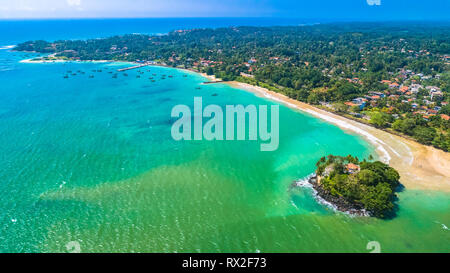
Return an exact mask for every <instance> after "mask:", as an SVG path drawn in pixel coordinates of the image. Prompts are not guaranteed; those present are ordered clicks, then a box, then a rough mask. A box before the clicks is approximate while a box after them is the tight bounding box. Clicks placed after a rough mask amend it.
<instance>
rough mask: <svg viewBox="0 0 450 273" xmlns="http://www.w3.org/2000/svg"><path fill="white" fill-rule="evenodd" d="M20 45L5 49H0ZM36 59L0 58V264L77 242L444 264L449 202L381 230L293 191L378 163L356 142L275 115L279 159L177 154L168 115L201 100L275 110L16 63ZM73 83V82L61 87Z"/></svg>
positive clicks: (92, 68) (188, 145)
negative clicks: (329, 169) (438, 259)
mask: <svg viewBox="0 0 450 273" xmlns="http://www.w3.org/2000/svg"><path fill="white" fill-rule="evenodd" d="M9 23H10V24H11V22H9ZM21 23H22V24H23V22H21ZM45 23H47V24H51V22H50V23H49V22H45ZM84 23H86V22H84ZM179 24H181V23H179ZM224 24H225V23H224ZM229 24H231V23H230V22H229ZM106 25H107V24H106ZM0 28H1V23H0ZM104 28H105V29H107V26H104ZM154 28H155V30H156V29H157V26H155V27H154ZM134 29H136V27H133V25H128V28H124V29H123V30H121V32H122V31H126V32H142V31H139V30H137V31H133V30H134ZM164 31H167V30H166V29H161V30H160V32H164ZM151 32H157V31H153V30H152V31H151ZM44 34H45V33H41V34H40V35H41V36H45V35H44ZM91 34H92V33H87V34H85V35H82V33H81V34H80V35H76V36H77V37H57V36H58V35H55V34H52V33H49V34H48V36H49V37H48V39H53V38H85V37H83V36H86V37H90V36H91ZM108 34H114V30H110V32H108ZM19 36H20V37H21V36H26V35H25V34H24V33H21V34H16V36H14V37H13V36H11V37H10V38H9V39H8V37H6V36H2V37H1V38H0V41H1V42H2V44H3V45H2V44H0V48H1V47H2V46H5V45H11V44H14V43H17V42H18V41H17V39H18V37H19ZM42 38H45V37H42ZM25 40H26V39H25ZM29 57H31V54H28V53H18V52H11V51H9V50H6V49H2V50H0V83H1V86H0V96H1V100H0V145H1V153H0V166H1V169H0V252H65V251H67V248H66V244H67V243H68V242H71V241H77V242H79V243H80V247H81V250H82V251H83V252H124V251H125V252H140V251H141V252H230V251H233V252H234V251H236V252H259V251H260V252H369V250H367V249H366V245H367V243H368V242H369V241H378V242H380V244H381V250H382V251H386V252H400V251H401V252H423V251H426V252H449V251H450V247H449V245H450V244H449V242H450V234H449V230H448V228H447V227H449V226H450V214H449V211H450V199H449V195H448V194H445V193H439V192H433V191H412V190H405V191H403V192H401V193H400V194H399V202H398V204H399V211H398V216H397V217H396V218H394V219H392V220H378V219H371V218H364V217H362V218H361V217H349V216H347V215H345V214H342V213H336V212H334V211H333V210H332V209H330V208H328V207H326V206H324V205H321V204H319V203H318V202H317V201H316V200H315V199H314V196H313V195H312V193H311V191H310V190H309V189H307V188H306V189H294V190H292V189H290V185H291V184H292V182H293V181H294V180H296V179H301V178H304V177H306V176H307V175H309V174H311V173H312V172H313V171H314V164H315V162H316V161H317V160H318V159H319V158H320V157H321V156H324V155H326V154H330V153H333V154H340V155H347V154H348V153H352V154H353V155H357V156H358V157H360V158H367V157H368V156H369V155H370V154H372V155H374V154H375V153H374V148H373V147H371V146H370V145H369V144H368V143H366V142H365V141H364V140H363V139H361V138H360V137H358V136H356V135H353V134H351V133H348V132H344V131H342V130H341V129H339V128H337V127H335V126H333V125H331V124H328V123H326V122H324V121H321V120H319V119H316V118H313V117H311V116H309V115H306V114H303V113H300V112H297V111H294V110H291V109H288V108H286V107H284V106H280V147H279V149H278V150H277V151H275V152H260V149H259V144H260V143H258V142H252V141H244V142H242V141H232V142H229V141H228V142H227V141H222V142H220V141H212V142H210V141H195V142H194V141H192V142H176V141H174V140H172V138H171V135H170V129H171V125H172V123H173V121H174V120H173V119H171V117H170V112H171V109H172V107H173V106H174V105H177V104H187V105H192V104H193V98H194V97H195V96H201V97H202V98H203V103H204V104H205V105H206V104H218V105H221V106H224V105H227V104H244V105H248V104H257V105H258V104H265V105H270V104H272V103H273V102H270V101H268V100H265V99H262V98H258V97H256V96H255V95H253V94H251V93H248V92H245V91H242V90H239V89H234V88H231V87H229V86H227V85H223V84H217V85H201V83H202V82H203V81H204V80H205V79H204V78H202V77H201V76H199V75H197V74H193V73H191V72H185V71H181V70H175V69H169V68H162V67H148V68H143V69H141V72H142V74H140V73H139V71H138V70H132V71H129V72H127V74H128V76H125V75H124V73H119V75H118V78H117V79H115V78H113V77H112V75H113V74H112V73H115V71H116V70H117V69H118V68H121V67H126V66H128V65H129V64H124V63H55V64H23V63H19V61H20V60H22V59H26V58H29ZM100 70H101V72H99V71H100ZM68 71H71V73H70V74H76V75H71V76H70V77H69V78H68V79H64V75H66V74H68ZM83 72H84V74H83ZM110 72H112V73H110ZM153 74H155V75H153ZM90 75H93V76H94V77H93V78H90V77H89V76H90ZM138 75H139V76H140V77H139V78H138V77H137V76H138ZM162 75H167V76H168V75H171V76H173V77H172V78H169V77H166V78H165V79H162V78H163V76H162ZM184 75H187V77H184ZM150 77H153V78H154V79H155V82H152V81H151V80H150V79H149V78H150ZM198 87H200V89H198Z"/></svg>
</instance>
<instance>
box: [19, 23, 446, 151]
mask: <svg viewBox="0 0 450 273" xmlns="http://www.w3.org/2000/svg"><path fill="white" fill-rule="evenodd" d="M369 27H371V26H369ZM350 29H351V31H350ZM428 31H429V28H428V26H414V25H412V26H408V27H405V26H401V25H400V26H398V25H392V26H390V25H388V26H386V27H384V28H380V29H377V30H376V31H373V32H368V31H367V30H366V29H365V28H364V26H355V25H341V26H338V27H336V26H335V27H330V26H327V25H326V24H325V25H317V26H305V27H274V28H267V27H265V28H264V27H230V28H219V29H214V30H213V29H190V30H176V31H173V32H170V33H169V34H167V35H159V36H148V35H140V34H136V35H124V36H115V37H111V38H105V39H94V40H87V41H57V42H46V41H29V42H25V43H22V44H20V45H18V46H17V47H16V48H15V50H18V51H32V52H38V53H45V54H49V55H47V56H45V57H43V58H42V57H41V58H38V59H37V60H43V61H52V62H54V61H59V60H74V61H86V60H92V61H95V60H97V61H99V60H110V61H128V62H134V63H136V64H137V67H139V66H140V65H163V66H169V67H176V68H182V69H189V70H192V71H196V72H200V73H204V74H205V75H208V76H214V77H215V78H216V79H218V82H227V81H236V82H242V83H246V84H250V85H252V86H258V87H261V88H266V89H267V90H270V91H273V92H277V93H280V94H283V95H286V96H288V97H289V98H292V99H295V100H298V101H300V102H305V103H308V104H310V105H313V106H315V107H318V108H321V109H322V110H326V111H329V112H333V113H335V114H338V115H341V116H344V117H346V118H350V119H353V120H356V121H359V122H361V123H365V124H368V125H371V126H374V127H376V128H379V129H382V130H385V131H388V132H390V133H393V134H397V135H400V136H403V137H406V138H409V139H413V140H415V141H417V142H419V143H421V144H425V145H430V146H433V147H435V148H438V149H441V150H444V151H449V150H450V133H449V130H450V106H449V101H450V95H449V93H450V72H449V65H450V56H449V54H448V52H449V51H448V47H449V44H448V42H447V41H448V32H446V29H445V27H443V28H442V29H441V28H439V27H436V28H435V29H434V31H435V34H434V36H430V35H429V34H428ZM388 33H389V35H388ZM317 48H320V50H317ZM100 49H102V50H100ZM214 82H215V81H214Z"/></svg>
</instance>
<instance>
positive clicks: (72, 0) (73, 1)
mask: <svg viewBox="0 0 450 273" xmlns="http://www.w3.org/2000/svg"><path fill="white" fill-rule="evenodd" d="M67 5H69V6H80V5H81V0H67Z"/></svg>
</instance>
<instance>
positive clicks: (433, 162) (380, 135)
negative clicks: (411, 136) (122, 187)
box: [227, 82, 450, 192]
mask: <svg viewBox="0 0 450 273" xmlns="http://www.w3.org/2000/svg"><path fill="white" fill-rule="evenodd" d="M227 84H229V85H230V86H232V87H235V88H238V89H242V90H246V91H249V92H252V93H255V94H256V95H258V96H261V97H264V98H267V99H269V100H272V101H276V102H279V103H282V104H284V105H286V106H288V107H290V108H293V109H296V110H300V111H302V112H305V113H308V114H310V115H312V116H314V117H317V118H320V119H322V120H324V121H326V122H329V123H332V124H334V125H336V126H338V127H340V128H342V129H344V130H348V131H351V132H353V133H356V134H358V135H360V136H362V137H363V138H364V139H365V140H367V141H368V142H369V143H371V144H372V145H374V147H375V148H376V149H375V151H376V152H377V154H378V156H379V157H380V160H381V161H384V162H386V163H389V164H390V165H391V166H393V167H394V168H396V169H397V170H398V171H399V173H400V176H401V179H400V180H401V182H402V183H403V185H405V187H406V188H408V189H421V190H439V191H445V192H450V153H446V152H444V151H441V150H438V149H435V148H433V147H429V146H425V145H422V144H419V143H417V142H414V141H411V140H408V139H405V138H402V137H399V136H397V135H393V134H390V133H388V132H385V131H383V130H379V129H376V128H374V127H371V126H368V125H366V124H363V123H360V122H357V121H354V120H351V119H347V118H345V117H342V116H339V115H336V114H333V113H330V112H327V111H325V110H322V109H319V108H316V107H314V106H311V105H309V104H306V103H303V102H300V101H297V100H294V99H290V98H288V97H287V96H285V95H283V94H280V93H276V92H273V91H270V90H268V89H266V88H262V87H259V86H253V85H250V84H246V83H241V82H228V83H227Z"/></svg>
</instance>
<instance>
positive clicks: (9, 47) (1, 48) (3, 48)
mask: <svg viewBox="0 0 450 273" xmlns="http://www.w3.org/2000/svg"><path fill="white" fill-rule="evenodd" d="M14 47H15V45H7V46H0V50H6V49H11V48H14Z"/></svg>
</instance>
